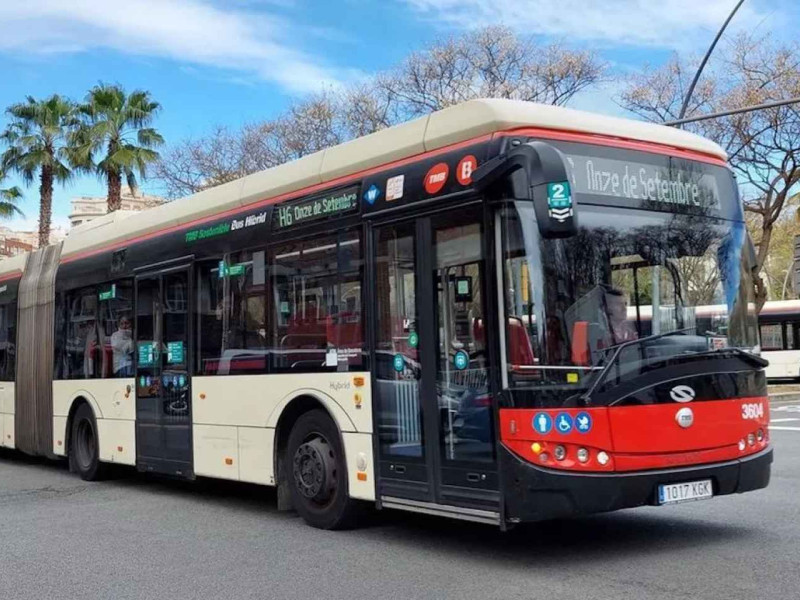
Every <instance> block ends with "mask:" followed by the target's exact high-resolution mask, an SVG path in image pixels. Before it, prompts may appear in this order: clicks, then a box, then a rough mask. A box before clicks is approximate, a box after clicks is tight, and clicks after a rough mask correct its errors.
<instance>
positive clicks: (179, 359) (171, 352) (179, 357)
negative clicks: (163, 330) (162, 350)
mask: <svg viewBox="0 0 800 600" xmlns="http://www.w3.org/2000/svg"><path fill="white" fill-rule="evenodd" d="M167 362H168V363H169V364H171V365H178V364H181V363H183V362H184V352H183V342H167Z"/></svg>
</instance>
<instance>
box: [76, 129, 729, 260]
mask: <svg viewBox="0 0 800 600" xmlns="http://www.w3.org/2000/svg"><path fill="white" fill-rule="evenodd" d="M509 135H529V136H532V137H533V136H535V137H541V138H544V139H552V140H559V141H570V142H581V143H588V144H594V145H599V146H609V147H614V148H625V149H630V150H637V151H640V152H650V153H653V154H663V155H667V156H679V157H681V158H686V159H689V160H697V161H701V162H705V163H710V164H715V165H721V166H725V161H723V160H722V159H720V158H716V157H713V156H711V155H707V154H704V153H702V152H695V151H691V150H686V149H683V148H677V147H673V146H669V145H665V144H658V143H655V142H642V141H635V140H628V139H626V138H618V137H612V136H606V135H600V134H589V133H575V132H569V131H561V130H555V129H537V128H533V127H525V128H520V129H511V130H505V131H497V132H495V133H491V134H486V135H482V136H478V137H475V138H472V139H469V140H465V141H463V142H458V143H456V144H451V145H449V146H444V147H442V148H437V149H436V150H431V151H429V152H422V153H420V154H415V155H413V156H409V157H406V158H403V159H400V160H397V161H393V162H388V163H384V164H382V165H379V166H377V167H372V168H369V169H365V170H363V171H359V172H357V173H353V174H351V175H344V176H342V177H338V178H336V179H333V180H331V181H326V182H323V183H317V184H314V185H311V186H308V187H305V188H302V189H299V190H294V191H292V192H286V193H285V194H281V195H279V196H273V197H271V198H265V199H263V200H258V201H256V202H252V203H250V204H246V205H244V206H237V207H234V208H231V209H228V210H226V211H222V212H219V213H214V214H212V215H208V216H205V217H201V218H198V219H195V220H193V221H189V222H187V223H182V224H180V225H173V226H171V227H165V228H164V229H158V230H156V231H153V232H150V233H147V234H143V235H140V236H136V237H133V238H129V239H126V240H121V241H119V242H115V243H113V244H109V245H106V246H101V247H100V248H95V249H92V250H86V251H84V252H79V253H77V254H73V255H71V256H67V257H66V258H64V259H63V260H62V261H61V263H60V264H66V263H70V262H73V261H76V260H79V259H81V258H86V257H88V256H94V255H95V254H100V253H101V252H109V251H112V250H117V249H119V248H124V247H126V246H129V245H131V244H136V243H140V242H143V241H146V240H149V239H153V238H155V237H159V236H162V235H166V234H168V233H173V232H175V231H181V230H184V229H189V228H191V227H197V226H198V225H202V224H204V223H209V222H211V221H216V220H217V219H222V218H225V217H227V216H232V215H236V214H240V213H241V212H243V211H247V210H254V209H257V208H261V207H263V206H269V205H271V204H277V203H279V202H283V201H285V200H292V199H294V198H299V197H301V196H306V195H309V194H313V193H314V192H318V191H323V190H326V189H328V188H332V187H336V186H339V185H344V184H347V183H351V182H353V181H357V180H359V179H363V178H364V177H368V176H370V175H374V174H375V173H380V172H381V171H385V170H388V169H394V168H397V167H402V166H405V165H408V164H411V163H414V162H418V161H420V160H423V159H426V158H432V157H434V156H438V155H440V154H446V153H448V152H453V151H454V150H458V149H459V148H464V147H467V146H472V145H474V144H479V143H481V142H485V141H488V140H490V139H495V138H498V137H504V136H509Z"/></svg>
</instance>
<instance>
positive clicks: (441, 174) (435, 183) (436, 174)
mask: <svg viewBox="0 0 800 600" xmlns="http://www.w3.org/2000/svg"><path fill="white" fill-rule="evenodd" d="M449 174H450V167H448V166H447V163H443V162H442V163H437V164H435V165H433V166H432V167H431V168H430V170H429V171H428V172H427V173H426V174H425V191H426V192H428V193H429V194H438V193H439V192H441V191H442V188H443V187H444V184H445V183H447V176H448V175H449Z"/></svg>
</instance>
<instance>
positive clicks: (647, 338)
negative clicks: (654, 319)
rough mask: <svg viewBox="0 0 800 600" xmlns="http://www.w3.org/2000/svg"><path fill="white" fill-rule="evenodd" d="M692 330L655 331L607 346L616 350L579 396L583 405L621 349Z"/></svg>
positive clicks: (587, 403) (609, 368)
mask: <svg viewBox="0 0 800 600" xmlns="http://www.w3.org/2000/svg"><path fill="white" fill-rule="evenodd" d="M692 331H695V328H694V327H686V328H684V329H674V330H673V331H668V332H667V333H657V334H655V335H648V336H645V337H643V338H640V339H638V340H630V341H629V342H623V343H622V344H617V345H616V346H611V348H608V350H611V349H613V348H616V351H615V352H614V354H612V355H611V358H610V359H608V360H607V361H606V363H605V366H604V367H603V370H602V371H600V374H599V375H598V376H597V379H595V381H594V383H593V384H592V387H590V388H589V389H588V390H586V391H585V392H584V393H583V394H581V396H580V399H581V401H582V402H583V403H584V404H585V405H587V406H588V405H589V401H590V400H591V397H592V394H593V393H594V391H595V390H596V389H597V388H598V387H600V384H601V383H604V382H605V380H606V377H607V376H608V372H609V371H610V370H611V367H613V366H614V364H615V363H616V362H617V360H618V359H619V357H620V355H621V354H622V351H623V350H625V348H630V347H632V346H637V345H639V344H643V343H645V342H652V341H655V340H660V339H662V338H665V337H669V336H671V335H678V334H684V333H689V332H692Z"/></svg>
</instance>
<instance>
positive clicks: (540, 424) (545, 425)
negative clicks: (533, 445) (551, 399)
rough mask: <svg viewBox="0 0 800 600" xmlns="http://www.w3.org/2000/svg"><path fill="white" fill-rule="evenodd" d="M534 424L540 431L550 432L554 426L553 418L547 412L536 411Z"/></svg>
mask: <svg viewBox="0 0 800 600" xmlns="http://www.w3.org/2000/svg"><path fill="white" fill-rule="evenodd" d="M532 425H533V428H534V429H535V430H536V431H537V432H538V433H542V434H544V433H550V430H551V429H552V428H553V419H552V418H551V417H550V415H548V414H547V413H543V412H540V413H536V416H535V417H533V423H532Z"/></svg>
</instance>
